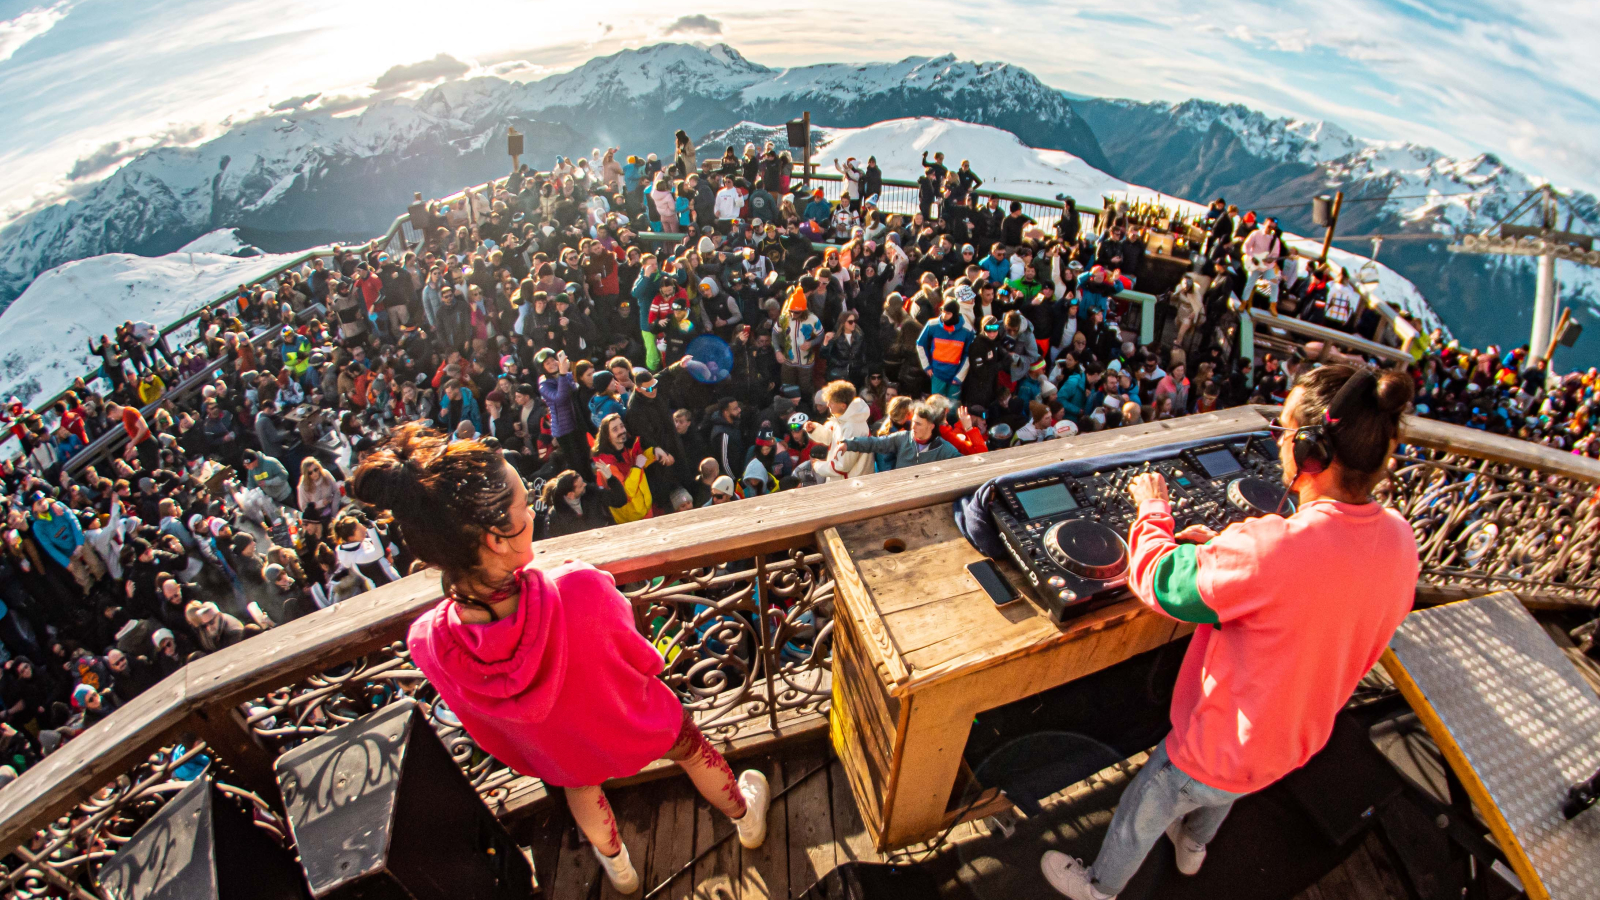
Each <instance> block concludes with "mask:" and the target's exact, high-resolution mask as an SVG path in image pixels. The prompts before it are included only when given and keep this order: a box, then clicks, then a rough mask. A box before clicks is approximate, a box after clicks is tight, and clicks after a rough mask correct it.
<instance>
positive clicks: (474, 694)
mask: <svg viewBox="0 0 1600 900" xmlns="http://www.w3.org/2000/svg"><path fill="white" fill-rule="evenodd" d="M518 581H519V582H520V584H521V589H522V598H521V602H519V603H518V604H517V609H516V612H515V613H514V614H512V615H509V616H507V617H506V618H505V619H502V620H500V621H498V622H493V623H490V624H482V625H480V624H466V623H463V622H462V621H461V619H460V617H459V616H458V614H457V609H458V607H457V604H456V603H455V602H453V601H451V600H450V599H448V598H447V599H445V600H443V601H441V602H440V603H439V605H438V606H435V607H434V608H433V609H431V610H429V611H428V612H427V613H425V614H424V615H423V616H422V617H421V618H419V619H417V620H416V621H415V622H413V623H412V625H411V633H410V636H409V639H408V642H409V644H410V647H411V657H412V659H413V660H415V661H416V664H417V667H418V668H420V669H421V670H422V673H423V674H424V675H426V676H428V681H429V682H430V683H432V684H433V686H434V687H435V688H437V689H438V691H439V695H440V696H441V697H443V698H444V702H445V703H446V704H447V705H448V706H449V707H450V709H451V711H452V712H454V713H455V714H456V716H457V717H458V718H459V719H460V720H461V724H462V725H463V726H465V727H466V729H467V732H468V733H470V734H471V735H472V737H473V739H474V740H476V741H477V742H478V745H479V746H480V747H482V748H483V749H484V751H486V752H487V753H489V754H491V755H492V756H494V758H495V759H498V760H500V761H501V762H503V763H505V764H506V765H507V766H510V767H511V768H512V769H514V770H516V771H517V772H520V773H522V774H524V775H532V776H534V777H537V778H539V779H541V780H543V781H544V782H545V783H546V784H550V785H554V786H558V787H583V786H588V785H597V784H600V783H601V782H603V781H605V780H606V779H608V778H616V777H621V776H627V775H633V774H635V773H636V772H638V771H639V770H640V769H642V768H644V767H645V765H646V764H648V763H650V762H652V761H654V760H657V759H660V758H661V757H662V756H663V755H665V754H666V752H667V751H668V750H669V749H671V747H672V745H673V742H674V741H675V740H677V737H678V734H679V732H680V730H681V729H682V726H683V715H684V713H683V706H682V704H680V703H679V701H678V698H677V697H676V696H674V695H673V693H672V691H671V689H669V688H668V687H667V686H666V685H665V684H663V683H662V682H661V680H660V679H659V678H657V677H656V676H657V675H658V674H659V673H660V672H661V669H662V666H663V663H662V660H661V654H659V653H657V652H656V649H655V647H653V646H651V645H650V642H649V641H647V640H645V638H644V636H643V635H641V634H639V632H638V631H637V630H636V629H635V628H634V625H633V612H632V610H631V608H630V607H629V604H628V601H627V598H625V597H623V596H622V594H621V593H620V592H619V591H618V590H617V586H616V582H615V581H614V580H613V579H612V577H611V576H610V575H609V574H607V573H605V572H602V571H600V570H599V569H596V568H594V567H592V566H589V565H586V564H584V563H579V562H569V563H566V564H564V565H562V566H560V567H558V568H555V569H551V570H550V571H548V572H546V571H541V570H540V569H538V568H536V567H534V566H533V565H531V564H530V565H528V566H527V567H525V568H523V569H522V570H521V572H520V573H518Z"/></svg>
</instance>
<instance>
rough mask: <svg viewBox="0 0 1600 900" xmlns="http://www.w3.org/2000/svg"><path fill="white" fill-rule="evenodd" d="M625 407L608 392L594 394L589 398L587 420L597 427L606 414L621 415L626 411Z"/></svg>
mask: <svg viewBox="0 0 1600 900" xmlns="http://www.w3.org/2000/svg"><path fill="white" fill-rule="evenodd" d="M627 411H628V410H627V407H625V406H623V405H622V404H621V403H619V402H618V401H617V398H615V397H613V396H611V395H610V394H595V395H594V396H593V397H590V398H589V421H590V422H591V423H593V424H594V427H596V428H599V427H600V423H601V422H602V421H603V420H604V419H605V417H606V416H609V415H611V414H612V413H616V414H617V415H619V416H620V415H622V414H623V413H625V412H627Z"/></svg>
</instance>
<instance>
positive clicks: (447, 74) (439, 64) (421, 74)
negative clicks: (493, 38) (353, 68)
mask: <svg viewBox="0 0 1600 900" xmlns="http://www.w3.org/2000/svg"><path fill="white" fill-rule="evenodd" d="M471 70H472V67H471V66H469V65H467V64H466V63H464V62H462V61H461V60H459V59H456V58H455V57H453V56H451V55H450V54H448V53H441V54H439V55H438V56H435V57H434V58H433V59H425V60H423V61H422V62H415V63H409V64H407V65H400V66H394V67H392V68H390V69H389V70H388V71H387V72H384V73H383V74H382V75H379V76H378V80H377V81H374V82H373V83H372V86H373V87H374V88H377V89H378V90H380V91H387V90H393V89H395V88H403V87H406V86H408V85H413V84H417V83H419V82H423V81H434V80H437V79H440V78H459V77H460V76H462V75H465V74H467V73H468V72H470V71H471Z"/></svg>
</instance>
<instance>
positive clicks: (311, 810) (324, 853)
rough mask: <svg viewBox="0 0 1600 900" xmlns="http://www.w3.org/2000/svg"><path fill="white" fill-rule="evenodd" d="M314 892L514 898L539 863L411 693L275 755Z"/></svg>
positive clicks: (530, 884)
mask: <svg viewBox="0 0 1600 900" xmlns="http://www.w3.org/2000/svg"><path fill="white" fill-rule="evenodd" d="M274 767H275V768H276V770H277V773H278V787H279V790H280V791H281V792H282V794H283V803H284V807H285V808H286V809H287V810H288V813H289V827H290V829H291V830H292V831H293V832H294V839H295V844H296V846H298V847H299V849H300V864H301V866H303V867H304V868H305V873H306V878H307V880H308V881H309V882H310V884H311V893H312V894H313V895H315V896H316V897H318V898H340V900H355V898H362V900H391V898H393V900H461V898H466V897H470V898H473V900H516V898H525V897H530V896H532V894H533V891H534V890H535V885H534V880H533V867H532V865H531V864H530V862H529V861H528V858H527V857H526V856H524V855H523V853H522V850H521V849H520V848H519V847H518V846H517V845H516V842H515V841H513V840H512V839H511V835H510V834H508V833H507V832H506V830H505V828H504V827H503V826H502V825H501V824H500V823H499V822H498V821H497V820H496V819H495V817H494V816H493V815H492V814H491V813H490V812H489V809H488V807H486V806H484V805H483V801H482V800H480V799H479V798H478V792H477V791H475V790H473V789H472V784H471V783H470V782H468V781H467V776H466V775H464V774H462V772H461V769H460V768H459V767H457V766H456V763H455V760H453V759H451V758H450V753H449V751H447V750H446V749H445V746H444V742H443V741H441V740H440V739H439V736H438V735H437V734H436V733H434V730H433V728H432V726H430V725H429V724H428V720H427V719H426V718H424V717H423V715H422V711H421V709H420V708H419V707H418V706H417V705H416V703H414V702H412V701H410V700H403V701H400V702H398V703H392V704H390V705H388V706H385V707H384V708H382V709H380V710H378V711H377V712H374V713H370V714H368V715H365V716H362V717H361V718H359V719H357V720H356V721H354V722H351V723H350V724H348V725H344V726H342V727H339V728H336V729H334V730H333V731H330V732H328V733H327V734H325V735H323V736H322V737H319V738H317V739H316V740H313V741H308V742H307V743H305V744H302V745H301V746H299V747H296V748H294V749H293V750H290V751H289V752H288V753H285V754H283V755H282V756H280V757H278V761H277V763H276V764H275V766H274Z"/></svg>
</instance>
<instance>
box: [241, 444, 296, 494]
mask: <svg viewBox="0 0 1600 900" xmlns="http://www.w3.org/2000/svg"><path fill="white" fill-rule="evenodd" d="M246 474H248V475H249V476H250V483H251V484H252V485H254V486H256V487H258V488H261V490H262V491H263V492H264V493H265V494H266V495H267V496H268V497H271V498H272V499H274V500H276V501H278V502H279V503H286V502H288V500H289V494H290V486H289V470H288V469H285V468H284V467H283V463H281V462H278V461H277V460H275V459H273V458H272V457H270V456H268V455H266V454H265V453H262V454H259V455H258V456H257V457H256V467H255V468H254V469H250V470H248V471H247V472H246Z"/></svg>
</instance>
